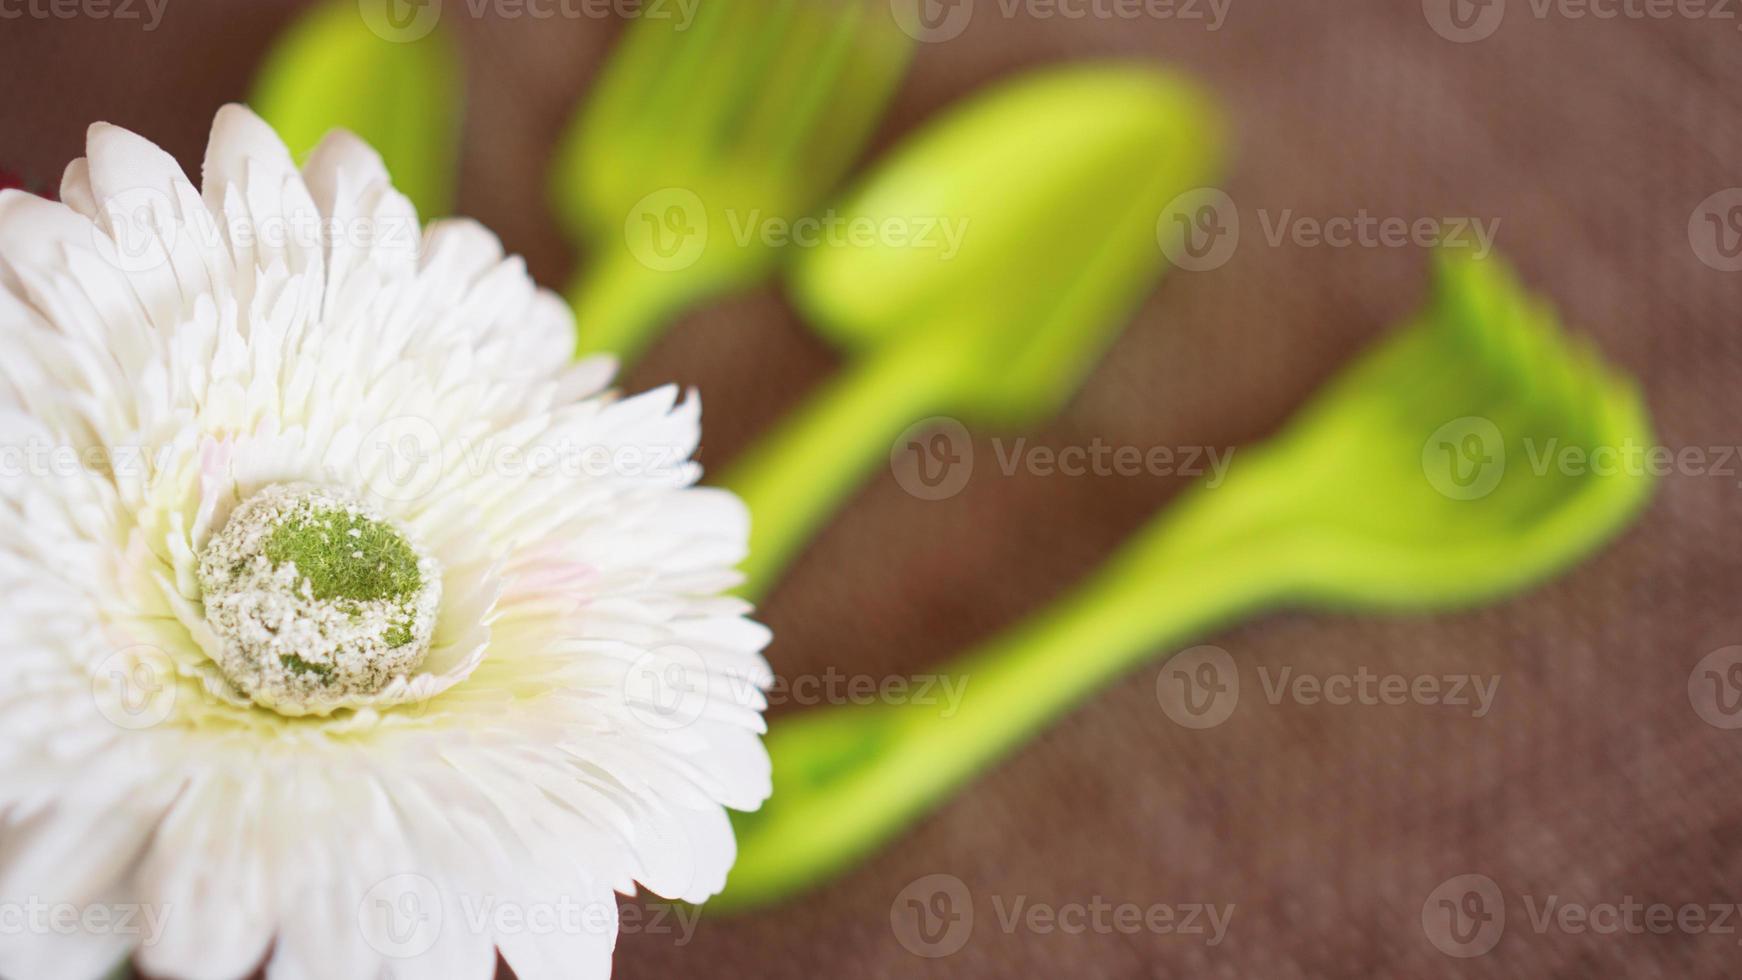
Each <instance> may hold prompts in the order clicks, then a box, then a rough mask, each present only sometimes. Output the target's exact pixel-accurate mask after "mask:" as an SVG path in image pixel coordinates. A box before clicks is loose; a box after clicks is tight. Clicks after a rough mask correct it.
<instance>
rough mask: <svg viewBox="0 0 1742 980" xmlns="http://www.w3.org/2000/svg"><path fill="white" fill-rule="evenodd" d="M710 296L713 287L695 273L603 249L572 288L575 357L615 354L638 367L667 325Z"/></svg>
mask: <svg viewBox="0 0 1742 980" xmlns="http://www.w3.org/2000/svg"><path fill="white" fill-rule="evenodd" d="M707 292H708V283H707V282H705V281H702V280H700V279H699V278H698V277H697V276H695V275H694V274H692V273H690V272H689V270H685V269H677V270H672V271H661V270H658V269H654V268H651V267H649V266H647V265H645V264H644V263H642V262H640V261H638V260H637V259H636V258H635V256H634V255H632V254H631V253H630V252H629V251H628V250H627V249H625V248H622V247H618V248H611V249H603V250H601V251H600V252H599V253H598V255H597V257H595V258H594V259H593V260H592V262H591V263H590V264H588V265H586V266H585V267H583V269H582V271H581V273H580V274H579V275H578V276H576V277H575V280H574V282H573V283H571V284H570V286H569V290H568V301H569V306H570V308H571V309H573V310H574V313H575V331H576V350H575V355H576V356H577V357H588V356H591V355H594V354H610V355H612V356H614V357H616V358H617V359H618V361H619V362H621V363H622V364H625V365H628V364H632V363H634V362H635V360H636V359H637V358H639V357H640V356H641V355H642V354H643V353H645V352H646V348H647V346H648V345H649V344H650V343H652V342H653V338H654V337H655V336H657V335H658V333H659V329H660V327H661V326H663V325H664V324H665V323H666V322H667V321H668V320H670V319H671V318H672V317H674V316H676V315H677V314H678V313H679V312H681V311H683V310H684V309H686V308H688V307H689V306H690V305H692V304H693V303H695V302H697V301H698V300H700V299H701V298H702V297H704V296H705V295H707Z"/></svg>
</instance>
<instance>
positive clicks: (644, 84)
mask: <svg viewBox="0 0 1742 980" xmlns="http://www.w3.org/2000/svg"><path fill="white" fill-rule="evenodd" d="M912 49H913V41H912V39H911V38H909V37H907V36H906V35H904V34H902V33H901V32H900V31H899V30H898V29H897V28H896V26H895V22H894V19H893V18H891V17H890V16H889V12H888V10H887V9H886V8H885V7H884V6H883V5H882V4H880V3H875V2H873V0H828V2H818V0H696V2H695V3H694V4H693V5H690V6H688V7H686V5H684V4H677V5H674V6H671V7H668V8H666V9H665V10H664V11H663V15H661V16H655V15H653V13H652V10H651V8H650V9H649V13H648V14H647V15H645V16H642V17H640V18H639V19H637V20H636V21H635V23H634V24H632V25H631V26H630V27H629V28H628V29H627V31H626V32H625V34H624V37H623V40H622V41H621V42H620V44H619V46H618V48H617V50H616V51H615V53H614V54H613V56H612V57H611V59H610V61H609V62H608V63H607V64H606V65H605V67H604V69H603V71H602V73H601V75H600V77H599V80H598V82H597V83H596V85H595V88H594V90H593V94H592V96H591V98H590V100H589V101H588V103H587V105H586V107H585V109H584V110H583V111H582V112H581V113H580V115H578V116H577V117H576V119H575V120H574V122H573V123H572V124H571V125H570V127H569V129H568V131H567V132H566V134H565V135H564V137H563V140H562V145H561V146H560V148H559V150H558V154H557V158H556V166H555V170H554V173H553V177H554V185H553V189H554V193H555V200H556V206H557V214H558V217H559V218H560V219H561V220H562V221H563V222H564V224H565V225H566V226H567V227H568V229H569V230H570V233H571V234H572V236H573V237H574V238H575V239H577V240H578V241H579V242H581V243H582V244H584V245H585V246H586V247H587V250H588V253H589V264H588V265H587V266H586V268H585V270H584V272H583V274H582V275H581V276H580V277H579V278H578V279H577V280H576V282H575V284H574V286H573V287H572V288H571V289H570V292H569V299H570V301H571V302H572V304H573V306H574V309H575V318H576V321H577V325H578V330H579V333H580V336H579V343H580V348H581V353H583V354H594V353H610V354H615V355H617V356H618V357H619V358H621V359H623V360H631V359H633V358H634V357H635V356H636V355H638V354H639V353H640V352H641V351H642V349H643V348H644V347H645V346H646V345H647V344H648V343H649V342H650V341H651V340H652V339H653V337H654V335H655V333H656V331H657V330H658V328H659V327H660V326H661V325H662V324H663V323H664V321H665V320H666V319H667V318H669V317H670V316H672V315H674V314H676V313H677V312H679V311H680V310H682V309H684V308H686V307H688V306H691V305H693V304H695V303H697V302H700V301H701V300H703V299H706V298H709V297H713V296H716V295H721V294H724V293H727V292H731V291H733V290H737V289H742V288H746V287H748V286H750V285H753V284H754V283H756V282H757V281H758V280H760V279H762V278H763V277H765V276H767V275H768V274H770V273H771V272H772V270H773V267H774V264H775V262H776V260H777V258H778V255H779V251H778V249H779V247H780V246H781V244H782V243H783V242H784V241H785V240H786V239H787V238H788V237H791V235H792V230H793V228H794V227H795V223H797V222H798V221H799V220H800V219H801V218H804V217H805V216H807V215H808V214H809V213H810V211H811V210H812V209H813V208H815V207H816V206H817V205H818V204H820V203H821V201H822V198H823V197H824V195H826V194H828V193H829V192H830V191H832V190H833V189H834V187H835V185H836V184H837V183H838V182H839V181H840V179H841V177H842V176H843V175H844V174H845V172H846V170H847V168H848V167H849V166H851V165H852V163H853V161H854V160H855V159H856V158H857V156H858V154H859V152H860V150H861V149H863V147H864V145H865V143H866V141H867V140H868V139H869V138H870V135H871V132H872V130H873V128H874V127H875V126H876V124H877V121H878V119H879V118H880V117H881V115H882V112H883V108H884V106H885V105H886V104H887V102H888V101H889V98H890V97H891V95H892V94H893V93H894V91H895V89H896V87H897V86H898V85H899V84H900V81H901V78H902V76H903V75H904V74H905V73H906V70H907V64H908V61H909V59H910V57H911V55H912Z"/></svg>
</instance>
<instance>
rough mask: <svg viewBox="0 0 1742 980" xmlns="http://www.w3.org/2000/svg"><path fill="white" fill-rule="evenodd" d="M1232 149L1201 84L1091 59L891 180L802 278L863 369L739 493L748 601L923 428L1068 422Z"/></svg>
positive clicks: (805, 307)
mask: <svg viewBox="0 0 1742 980" xmlns="http://www.w3.org/2000/svg"><path fill="white" fill-rule="evenodd" d="M1221 148H1222V128H1221V125H1220V120H1219V117H1218V115H1217V113H1216V112H1215V110H1214V108H1213V107H1212V106H1211V104H1210V102H1209V100H1208V99H1207V98H1206V97H1205V96H1204V95H1203V94H1202V93H1200V92H1199V90H1198V89H1197V88H1196V87H1195V86H1193V85H1191V84H1189V83H1188V82H1186V81H1184V80H1182V79H1179V78H1177V77H1175V76H1172V75H1169V74H1165V73H1162V72H1158V71H1155V70H1153V69H1150V68H1145V67H1138V66H1132V65H1122V64H1116V65H1104V64H1098V65H1075V66H1069V67H1063V68H1055V69H1049V70H1046V71H1042V72H1038V73H1035V74H1032V75H1027V76H1024V77H1021V78H1019V79H1017V80H1015V81H1012V82H1007V83H1004V84H1002V85H999V86H997V87H995V88H993V89H992V90H990V91H987V92H985V93H982V94H981V95H980V96H978V97H977V98H975V99H973V100H971V101H970V102H968V103H966V104H964V105H963V106H962V107H960V108H958V109H956V110H955V111H953V112H952V113H951V114H950V115H949V116H947V117H945V118H943V119H940V120H938V121H937V122H935V123H933V124H932V125H931V126H930V127H928V128H927V129H926V130H924V131H923V132H921V133H920V134H918V135H916V136H915V137H913V138H912V139H911V140H910V141H909V142H908V143H907V144H906V145H905V146H904V147H902V148H901V149H900V150H899V151H898V152H897V153H896V154H895V155H894V156H893V157H892V158H891V159H889V160H888V161H887V162H885V163H883V164H882V165H881V166H879V167H878V168H877V170H876V171H875V172H874V173H873V174H872V175H871V176H870V177H869V178H868V179H867V180H866V181H865V182H864V184H863V185H861V186H860V187H859V188H858V189H857V191H856V192H855V193H854V194H853V195H852V196H851V197H850V199H849V200H848V201H847V202H846V203H845V204H844V205H842V206H841V207H840V208H838V209H837V216H838V218H839V220H840V222H841V224H842V227H843V232H842V233H841V234H840V235H838V236H836V237H835V238H834V239H833V240H832V241H830V242H828V243H826V244H823V245H820V246H818V247H816V248H812V249H806V250H805V251H804V252H803V253H802V254H800V255H799V256H797V257H796V258H795V260H794V265H793V273H792V294H793V297H794V299H795V301H796V302H797V304H798V306H799V307H800V309H801V310H802V311H803V312H804V313H805V314H806V315H807V317H808V318H809V320H810V321H811V323H812V324H813V325H814V326H816V328H817V329H818V330H819V331H820V332H822V333H823V334H824V335H825V336H827V337H829V338H830V339H832V340H834V341H836V342H837V343H839V344H840V345H842V346H843V347H845V348H846V349H847V350H848V351H849V352H850V353H851V354H852V355H853V357H854V361H853V363H852V365H851V366H850V367H849V368H848V369H847V370H846V371H845V372H844V373H843V375H842V376H841V377H839V378H838V379H836V380H834V381H833V382H831V383H830V384H829V385H828V386H827V387H826V388H825V389H824V390H823V391H822V392H821V393H819V394H817V395H815V396H813V398H812V400H811V401H810V402H809V403H808V404H807V405H806V406H805V407H804V408H803V409H801V410H800V411H799V412H798V413H797V414H795V415H794V416H792V417H791V418H789V419H788V420H787V421H785V422H784V423H782V425H781V427H780V428H779V429H777V430H776V431H775V432H774V433H772V434H771V435H770V436H769V437H767V439H766V440H765V441H763V442H762V443H760V444H759V445H758V446H757V447H755V448H754V449H753V450H752V451H751V452H750V453H748V454H747V455H746V458H745V459H744V460H743V461H741V462H740V463H739V464H738V465H737V466H736V468H735V469H733V470H732V472H730V473H729V474H728V475H727V477H726V479H725V481H724V482H725V484H726V485H727V486H729V487H731V488H732V489H733V490H735V491H737V492H738V493H739V494H740V495H741V496H742V497H743V498H744V499H745V501H746V502H747V503H748V504H749V505H750V510H751V513H752V515H753V516H754V522H753V525H752V532H751V545H750V557H749V559H748V561H747V562H746V563H745V573H746V575H747V576H748V581H747V583H746V585H745V589H744V591H745V592H746V594H748V595H750V596H752V597H754V596H758V595H761V594H762V593H764V592H766V591H767V589H768V588H769V587H770V586H771V585H772V584H773V582H774V581H775V579H776V578H777V576H778V575H779V573H780V571H781V570H782V569H783V568H785V566H786V564H787V562H788V561H789V560H790V559H791V558H792V557H793V555H794V553H795V552H796V551H797V550H798V549H799V548H800V547H801V546H802V545H803V543H804V542H805V541H806V540H807V539H808V538H809V537H810V535H811V533H812V532H813V531H814V530H815V529H816V528H817V526H818V525H820V524H821V523H822V521H823V520H824V519H825V518H826V517H827V516H828V514H829V513H830V511H832V510H833V509H834V507H835V506H836V505H837V504H838V503H839V502H840V501H841V500H842V498H844V497H845V496H846V495H847V494H848V493H850V492H851V491H852V490H853V488H854V487H856V486H857V485H858V484H859V483H860V482H861V480H862V479H863V478H864V477H865V476H866V475H867V474H868V472H869V471H871V470H872V469H873V468H875V466H876V465H877V463H878V461H879V460H882V459H885V458H887V456H888V453H889V451H890V446H891V444H892V443H893V442H894V441H895V439H896V438H897V437H898V436H899V435H900V434H901V433H902V432H903V430H905V429H906V428H908V427H909V426H911V425H913V424H914V423H916V422H919V421H920V420H922V419H925V418H927V417H928V416H932V415H941V414H949V415H955V416H961V417H964V418H968V419H972V420H974V421H975V422H977V423H983V424H988V425H993V426H1000V427H1003V426H1021V425H1027V424H1032V423H1034V422H1036V421H1038V420H1041V419H1044V418H1045V417H1047V416H1048V415H1050V414H1052V413H1054V412H1056V411H1057V410H1058V408H1059V407H1060V406H1061V405H1062V404H1063V402H1064V401H1065V400H1066V399H1067V398H1069V397H1070V395H1071V394H1072V393H1073V392H1074V391H1075V390H1076V388H1077V386H1078V384H1079V383H1080V382H1081V380H1082V378H1083V376H1084V375H1085V374H1086V373H1087V372H1088V370H1089V369H1090V368H1091V367H1093V366H1094V364H1095V362H1096V361H1097V360H1098V359H1099V357H1100V354H1101V353H1102V351H1104V350H1105V349H1106V347H1107V345H1108V344H1109V343H1110V342H1111V341H1112V340H1113V338H1114V336H1115V335H1116V334H1117V332H1118V331H1119V329H1120V328H1121V327H1123V326H1124V324H1125V323H1126V322H1127V321H1128V319H1129V318H1130V315H1131V313H1132V311H1133V310H1134V309H1135V307H1136V306H1137V305H1138V304H1139V303H1140V302H1141V301H1142V299H1143V298H1144V297H1145V296H1146V295H1147V294H1148V293H1149V292H1150V290H1151V289H1152V288H1153V287H1154V284H1155V282H1156V279H1157V277H1158V276H1159V275H1160V274H1161V272H1162V270H1163V268H1164V267H1165V265H1166V259H1165V257H1164V255H1163V252H1162V250H1161V248H1160V246H1159V245H1158V243H1157V234H1156V225H1157V221H1158V218H1160V217H1161V215H1162V214H1163V213H1164V212H1165V211H1166V210H1167V209H1168V208H1169V207H1170V205H1172V204H1173V202H1174V201H1175V200H1176V199H1177V198H1179V197H1180V196H1181V195H1182V194H1184V193H1185V192H1186V191H1189V190H1192V189H1195V188H1197V187H1198V186H1199V185H1201V184H1203V183H1204V182H1206V181H1208V180H1209V179H1211V177H1212V176H1213V175H1214V174H1215V173H1216V171H1217V168H1218V166H1219V163H1220V160H1221V156H1222V150H1221ZM855 230H860V231H863V234H862V235H860V236H859V237H857V238H855V237H854V234H853V232H854V231H855Z"/></svg>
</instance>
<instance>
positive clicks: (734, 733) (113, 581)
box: [0, 106, 769, 980]
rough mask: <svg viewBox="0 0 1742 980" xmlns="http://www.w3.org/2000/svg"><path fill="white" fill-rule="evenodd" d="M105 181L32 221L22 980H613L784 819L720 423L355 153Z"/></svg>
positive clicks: (243, 117) (738, 511) (134, 163)
mask: <svg viewBox="0 0 1742 980" xmlns="http://www.w3.org/2000/svg"><path fill="white" fill-rule="evenodd" d="M86 152H87V155H86V157H84V158H82V159H79V160H76V161H74V162H73V164H72V165H71V166H70V167H68V168H67V172H66V177H65V181H64V183H63V185H62V187H61V198H62V200H63V201H64V203H59V204H57V203H52V202H49V201H46V200H43V199H41V198H37V197H34V196H31V195H28V194H25V193H23V192H20V191H5V192H0V335H3V338H4V341H3V342H4V350H5V354H4V356H3V357H0V621H3V622H4V623H5V624H6V629H5V635H4V638H3V639H0V975H4V976H7V977H14V978H32V980H34V978H76V977H86V976H98V975H101V974H102V973H103V972H104V971H105V970H106V969H108V968H109V967H112V966H113V965H114V964H115V963H117V962H118V961H120V960H121V959H122V958H123V957H125V956H126V955H127V954H128V953H129V952H130V951H131V952H132V953H134V955H136V956H137V957H138V959H139V962H140V963H141V965H142V966H143V967H144V969H145V970H147V971H148V972H150V973H153V974H157V975H162V976H167V977H176V978H188V980H230V978H235V977H241V976H244V975H246V974H248V973H249V972H250V971H252V970H254V969H255V968H256V967H258V966H259V965H260V964H262V963H265V964H266V968H267V975H268V976H269V977H271V978H274V980H281V978H282V980H289V978H309V980H343V978H353V977H358V978H369V977H378V976H391V977H442V978H450V977H451V978H456V980H467V978H488V977H491V976H492V975H493V971H494V969H495V964H496V955H497V950H498V949H499V950H500V951H501V953H502V956H503V957H504V958H505V959H506V960H507V961H508V963H509V964H510V965H511V966H512V967H513V968H514V969H515V971H516V972H517V973H518V974H519V975H520V977H522V978H523V980H540V978H544V977H565V978H566V977H591V976H600V977H602V976H605V975H607V974H608V973H609V971H610V960H611V950H612V947H613V946H614V944H615V940H616V932H617V921H616V903H615V894H614V893H617V892H622V893H633V891H634V890H635V888H636V886H637V883H639V884H640V885H643V886H645V887H646V888H648V889H649V890H650V891H652V892H654V893H657V894H658V895H661V896H665V897H667V898H672V899H681V900H685V901H700V900H703V899H706V898H707V897H708V896H710V895H712V894H713V893H715V892H717V891H718V890H719V889H720V888H721V887H722V886H723V884H724V881H725V876H726V872H727V869H728V868H729V867H730V865H731V863H732V860H733V857H734V843H733V838H732V832H731V827H730V824H729V823H728V821H727V817H726V811H725V808H727V807H731V808H737V809H753V808H755V807H757V806H758V805H760V804H761V802H762V801H763V799H765V798H766V796H767V795H768V792H769V765H768V757H767V754H766V753H765V751H764V750H763V747H762V744H761V739H760V733H761V731H762V716H761V710H762V708H763V706H764V703H763V700H762V697H761V693H760V692H761V689H762V687H763V686H764V685H765V684H766V682H767V680H768V674H767V665H766V664H765V662H764V661H763V659H762V656H761V650H762V648H763V646H764V645H765V644H766V643H767V640H768V634H767V632H766V631H765V630H764V629H763V628H762V627H760V626H758V625H756V624H755V623H753V622H751V621H750V620H748V619H747V618H746V616H747V614H748V613H749V608H748V606H746V605H745V604H744V603H742V602H740V601H739V600H737V599H734V598H730V597H727V596H724V595H723V594H722V593H723V592H724V590H727V589H729V588H731V587H732V586H733V585H734V584H735V583H736V581H737V574H736V572H734V571H733V567H734V566H735V565H736V563H737V562H738V561H739V560H740V559H741V557H742V556H743V553H744V548H745V541H746V530H747V527H746V524H747V516H746V514H745V512H744V509H743V507H742V506H741V505H740V504H739V502H738V501H737V500H736V499H735V498H733V497H731V496H730V495H728V494H726V493H724V492H720V491H714V490H705V489H699V488H694V487H693V486H692V484H693V483H694V482H695V479H696V477H697V475H698V474H697V472H696V467H695V465H694V464H693V463H692V462H690V461H689V460H690V456H691V454H692V453H693V451H694V449H695V447H696V443H697V440H698V438H699V431H698V418H699V409H698V407H697V405H696V402H695V400H694V399H693V398H691V399H686V400H684V401H683V402H682V403H679V401H678V397H677V393H676V392H675V391H673V390H671V389H662V390H658V391H654V392H650V393H648V394H645V395H641V396H639V397H634V398H628V399H618V398H616V397H614V396H612V395H610V394H608V393H605V392H603V391H602V389H603V387H604V385H605V384H606V383H607V382H608V380H609V376H610V373H611V365H610V364H608V363H604V362H600V361H589V362H586V363H581V364H573V363H571V362H570V360H569V356H570V352H571V349H572V336H573V323H572V321H571V318H570V316H569V313H568V311H567V309H566V307H565V306H564V305H563V304H562V303H561V302H560V301H559V300H558V299H557V298H555V297H554V296H552V295H551V294H550V293H548V292H543V291H540V290H538V289H537V288H536V287H534V285H533V283H532V282H531V281H530V279H529V278H528V277H527V274H526V270H525V267H524V265H523V264H522V263H521V262H520V261H519V260H518V259H512V258H504V256H503V254H502V250H501V247H500V245H499V244H498V242H497V240H496V239H495V238H494V237H493V236H492V235H491V234H490V233H489V232H487V231H485V230H484V229H483V228H482V227H480V226H478V225H477V224H475V223H472V222H469V221H443V222H437V223H435V224H433V225H431V226H430V227H429V228H428V229H427V230H425V231H422V232H421V233H420V232H419V229H418V225H417V218H416V215H415V214H414V212H413V211H412V208H411V206H410V204H409V203H408V202H407V200H406V199H405V198H404V197H403V196H401V195H400V194H398V193H397V192H395V191H394V190H393V188H392V186H391V184H390V183H389V181H388V177H387V174H386V172H385V170H384V169H383V167H382V164H381V161H380V159H379V158H378V157H377V156H376V155H375V153H374V152H373V151H371V150H370V149H369V148H368V147H367V146H365V145H363V144H362V143H361V142H360V141H358V140H357V139H356V138H355V137H352V136H350V135H348V134H344V133H336V134H334V135H333V136H331V137H329V138H328V139H327V140H326V141H325V142H324V143H323V144H322V145H321V146H320V147H319V148H318V149H317V150H316V151H315V152H314V153H313V155H312V156H311V158H310V159H309V161H308V163H307V166H306V167H305V168H303V169H302V171H300V172H299V171H298V170H297V169H296V168H295V166H294V165H293V163H292V160H291V157H290V155H289V153H288V152H287V151H286V150H285V147H284V145H283V144H282V143H281V142H280V141H279V139H278V138H277V137H276V136H275V135H274V134H273V132H272V131H271V129H270V128H269V127H267V126H266V125H265V124H264V123H263V122H261V121H260V120H259V119H258V118H256V117H255V116H254V115H253V114H251V113H250V112H248V111H247V110H246V109H243V108H240V107H237V106H230V107H226V108H225V109H223V110H222V111H220V112H219V113H218V116H217V118H216V120H215V121H214V123H213V126H212V135H211V142H210V145H209V146H208V148H207V151H206V158H205V165H204V173H203V181H202V184H203V187H202V189H201V190H195V189H194V187H193V186H192V185H191V184H190V183H189V182H188V181H187V179H186V178H185V177H184V175H183V174H182V172H181V171H180V170H179V169H178V168H177V166H176V164H175V162H174V161H173V160H172V159H171V158H170V157H169V156H168V155H167V154H165V153H164V152H163V151H161V150H159V149H158V148H157V147H156V146H154V145H152V144H151V143H149V142H147V141H146V140H143V139H141V138H140V137H138V136H135V135H133V134H132V133H129V132H127V131H125V130H122V129H118V128H116V127H113V126H108V125H101V124H100V125H97V126H94V127H92V128H91V131H90V134H89V140H88V143H87V151H86Z"/></svg>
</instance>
